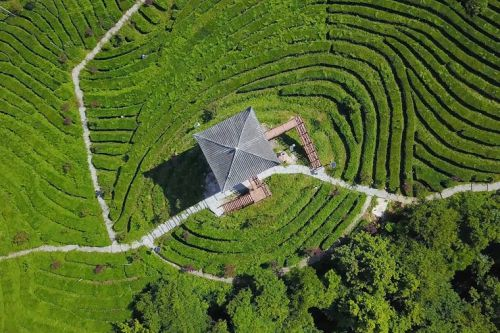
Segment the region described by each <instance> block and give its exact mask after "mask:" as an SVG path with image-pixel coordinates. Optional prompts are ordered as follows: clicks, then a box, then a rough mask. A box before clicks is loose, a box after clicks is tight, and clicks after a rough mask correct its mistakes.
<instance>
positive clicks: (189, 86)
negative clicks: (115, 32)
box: [82, 0, 500, 237]
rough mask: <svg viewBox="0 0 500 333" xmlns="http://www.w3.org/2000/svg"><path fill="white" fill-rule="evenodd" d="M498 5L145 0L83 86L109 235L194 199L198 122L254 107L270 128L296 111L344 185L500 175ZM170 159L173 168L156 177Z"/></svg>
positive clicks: (420, 185)
mask: <svg viewBox="0 0 500 333" xmlns="http://www.w3.org/2000/svg"><path fill="white" fill-rule="evenodd" d="M222 8H223V10H222ZM497 9H498V7H497V6H496V2H495V1H491V2H490V5H489V7H488V8H487V9H486V11H485V12H484V13H483V14H480V15H478V16H475V17H472V18H471V17H469V16H468V15H467V14H466V13H465V12H464V10H463V8H462V7H461V6H460V4H459V3H458V2H456V1H454V0H440V1H436V0H432V1H356V2H347V1H330V2H321V1H285V2H283V1H176V2H175V3H174V4H173V5H167V3H165V2H163V1H156V2H155V4H154V6H149V7H143V8H142V9H141V11H140V13H139V14H140V15H136V16H134V17H133V18H132V21H131V23H130V25H129V26H127V27H126V28H124V29H123V30H122V31H121V32H120V34H119V37H117V38H115V39H114V40H113V41H112V43H111V45H109V46H108V47H107V49H106V50H105V51H103V52H102V53H100V54H98V55H97V58H96V59H95V60H94V61H92V62H91V63H90V64H89V67H88V71H87V72H86V73H84V74H83V81H82V88H83V90H84V92H85V96H86V103H87V104H88V108H89V116H90V117H91V139H92V141H93V142H94V143H95V144H94V152H95V157H94V159H95V164H96V166H97V168H98V169H99V177H100V181H101V183H102V185H103V186H104V188H105V192H106V199H107V200H108V202H109V203H110V205H111V208H112V214H111V216H112V218H113V220H114V221H116V224H115V228H116V230H117V231H119V232H122V233H128V234H129V235H132V236H133V235H138V234H140V233H141V232H142V230H144V228H148V226H147V223H148V221H152V220H153V221H154V220H163V219H165V218H166V217H167V216H168V212H169V211H171V213H175V212H176V211H178V210H179V209H182V208H185V207H188V206H190V205H191V204H193V203H194V202H196V201H197V200H199V199H200V198H201V197H200V195H201V191H200V189H199V188H198V186H200V185H202V184H203V177H202V176H200V175H199V174H196V173H195V172H193V169H200V170H202V169H203V165H202V164H203V163H204V162H203V159H202V158H201V159H197V158H196V156H192V155H197V154H189V153H187V154H186V153H185V152H186V150H188V149H189V148H190V147H192V146H193V145H194V140H192V134H193V133H194V132H196V131H198V130H199V129H195V128H194V126H195V124H196V123H197V122H200V123H202V127H201V129H203V128H205V127H208V126H211V125H213V124H214V123H216V122H218V121H220V120H222V119H225V118H226V117H227V116H229V115H231V114H234V113H236V112H238V111H241V110H242V109H243V108H245V107H246V106H248V105H252V106H253V107H254V109H255V110H256V111H257V115H258V117H259V119H260V120H261V121H262V122H264V123H266V124H267V125H268V126H272V125H276V124H279V123H280V122H283V121H284V120H287V119H288V117H289V116H291V115H292V114H299V115H301V116H302V117H303V118H304V119H305V120H306V121H307V125H308V127H309V128H310V132H311V135H312V138H313V140H314V141H315V142H316V146H317V148H318V150H319V155H320V158H321V160H322V161H323V163H329V162H330V161H332V160H334V161H335V162H336V163H337V168H336V169H335V176H337V177H341V178H343V179H344V180H347V181H352V182H356V183H362V184H367V185H371V186H374V187H378V188H387V189H388V190H389V191H392V192H400V193H403V194H406V195H410V196H419V195H423V194H425V193H426V192H428V191H440V190H442V189H443V188H446V187H450V186H453V185H456V184H459V183H461V182H471V181H486V182H488V181H492V180H494V179H495V180H496V179H498V174H499V171H500V161H499V159H500V149H499V146H498V142H500V140H499V139H500V121H499V120H500V113H499V110H500V108H499V97H498V96H499V88H498V80H499V75H498V73H499V71H498V69H499V66H500V61H499V60H498V59H499V58H498V52H499V47H498V45H499V38H498V36H499V35H498V32H499V27H498V23H495V22H496V21H497V20H496V18H498V15H499V13H498V10H497ZM291 140H293V138H291ZM176 154H177V155H178V156H175V155H176ZM162 168H165V169H162ZM186 169H189V170H187V171H186ZM162 170H175V172H176V175H177V176H176V177H175V179H173V180H171V181H169V180H167V179H161V180H160V181H158V179H157V178H158V177H155V176H154V175H155V173H156V172H158V171H159V172H160V173H161V172H162ZM185 172H191V174H190V177H189V178H190V179H192V180H193V181H192V182H189V181H188V182H189V184H185V183H186V181H185V180H183V179H180V178H181V177H180V175H182V174H185ZM200 172H201V171H200ZM160 178H161V177H160ZM176 179H177V180H179V179H180V181H184V183H182V184H178V183H176V181H177V180H176ZM193 183H194V184H193ZM173 189H175V191H174V190H173ZM180 189H183V190H180ZM179 192H182V195H180V194H179ZM165 197H167V198H168V199H169V200H168V201H165ZM145 224H146V225H145ZM124 237H125V236H124Z"/></svg>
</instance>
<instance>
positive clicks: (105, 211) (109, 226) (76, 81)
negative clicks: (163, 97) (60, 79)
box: [71, 0, 145, 244]
mask: <svg viewBox="0 0 500 333" xmlns="http://www.w3.org/2000/svg"><path fill="white" fill-rule="evenodd" d="M144 2H145V0H137V1H136V2H135V4H134V5H133V6H132V7H130V8H129V9H128V10H127V11H126V12H125V14H123V16H122V17H121V18H120V19H119V20H118V22H116V24H115V25H114V26H113V27H112V28H111V29H109V30H108V31H107V32H106V33H105V34H104V36H103V37H102V38H101V40H99V42H98V43H97V45H96V46H95V47H94V48H93V49H92V51H90V52H89V53H88V54H87V56H85V59H83V61H82V62H80V63H79V64H78V65H77V66H76V67H75V68H74V69H73V71H72V72H71V78H72V79H73V85H74V86H75V95H76V99H77V101H78V112H79V113H80V120H81V122H82V129H83V141H84V142H85V148H86V150H87V163H88V167H89V170H90V177H91V178H92V184H93V185H94V191H95V193H96V197H97V201H98V202H99V205H100V206H101V211H102V217H103V219H104V224H105V225H106V230H107V232H108V236H109V240H110V241H111V243H113V244H116V243H117V242H116V233H115V231H114V230H113V221H111V219H110V218H109V207H108V204H107V203H106V201H105V200H104V198H103V197H102V195H101V186H100V185H99V181H98V179H97V170H96V168H95V167H94V164H93V163H92V151H91V145H92V143H91V141H90V131H89V127H88V122H87V114H86V112H85V111H86V108H85V104H84V102H83V91H82V89H81V88H80V72H81V71H82V70H83V69H84V68H85V66H86V65H87V63H88V62H89V61H91V60H92V59H94V57H95V56H96V55H97V53H99V52H100V51H101V49H102V47H103V46H104V44H106V43H107V42H108V41H109V40H110V39H111V37H113V35H115V34H116V33H117V32H118V31H119V30H120V29H121V28H122V26H123V25H124V24H125V23H126V22H127V21H128V20H129V19H130V17H131V16H132V14H134V13H135V12H137V11H138V10H139V8H140V7H141V6H142V5H143V4H144Z"/></svg>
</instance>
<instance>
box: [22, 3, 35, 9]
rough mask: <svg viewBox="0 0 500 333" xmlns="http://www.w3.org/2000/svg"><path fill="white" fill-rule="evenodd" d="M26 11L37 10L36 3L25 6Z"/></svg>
mask: <svg viewBox="0 0 500 333" xmlns="http://www.w3.org/2000/svg"><path fill="white" fill-rule="evenodd" d="M24 9H27V10H33V9H35V3H34V2H33V1H28V2H27V3H26V4H25V5H24Z"/></svg>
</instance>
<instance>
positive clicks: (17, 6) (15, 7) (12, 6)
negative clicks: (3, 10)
mask: <svg viewBox="0 0 500 333" xmlns="http://www.w3.org/2000/svg"><path fill="white" fill-rule="evenodd" d="M8 10H9V11H10V12H11V13H12V14H14V15H16V14H19V13H20V12H21V11H22V10H23V6H22V5H21V3H20V2H19V0H11V1H10V2H9V6H8Z"/></svg>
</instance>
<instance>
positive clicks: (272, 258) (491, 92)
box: [0, 0, 500, 333]
mask: <svg viewBox="0 0 500 333" xmlns="http://www.w3.org/2000/svg"><path fill="white" fill-rule="evenodd" d="M147 2H148V4H147V5H144V6H142V7H141V9H140V11H139V12H138V13H137V14H135V15H134V16H133V17H132V19H131V21H130V23H128V24H126V25H125V26H124V27H123V29H121V30H120V32H119V33H118V35H116V36H114V37H113V38H112V39H111V41H110V43H109V44H107V45H106V46H105V47H104V49H103V51H102V52H100V53H99V54H98V55H97V57H96V58H95V59H94V60H93V61H92V62H91V63H90V64H89V65H88V66H87V68H86V70H85V71H84V72H83V73H82V74H81V79H82V82H81V86H82V89H83V90H84V93H85V99H84V100H85V103H86V106H87V109H88V110H87V114H88V116H89V127H90V130H91V140H92V152H93V156H94V157H93V162H94V164H95V166H96V168H97V169H98V177H99V182H100V184H101V185H102V186H103V188H104V192H105V199H106V200H107V202H108V203H109V205H110V207H111V210H112V212H111V218H112V219H113V221H115V222H116V223H115V226H114V228H115V229H116V231H117V232H119V236H120V239H123V240H127V241H128V240H132V239H135V238H138V237H139V236H142V235H144V233H145V232H146V231H148V230H150V229H151V228H152V226H153V224H155V223H158V222H160V221H163V220H165V219H166V218H167V217H168V216H171V215H173V214H176V213H177V212H178V211H180V210H182V209H184V208H186V207H188V206H189V205H191V204H193V203H195V202H196V201H197V200H199V199H200V198H201V196H202V193H203V180H204V178H205V176H206V173H207V168H206V164H205V163H204V161H203V160H202V159H201V158H200V156H201V155H200V154H199V152H197V151H196V150H195V149H192V147H193V146H194V141H193V139H192V134H193V133H194V132H195V131H198V130H202V129H204V128H207V127H209V126H212V125H213V124H215V123H216V122H219V121H221V120H223V119H225V118H227V117H228V116H230V115H232V114H235V113H236V112H239V111H241V110H242V109H244V108H246V107H248V106H249V105H252V106H253V107H254V108H255V109H256V111H257V114H258V117H259V119H260V120H261V121H262V122H263V123H265V124H266V125H267V126H273V125H276V124H279V123H282V122H283V121H285V120H287V119H288V118H289V117H290V116H292V115H294V114H299V115H300V116H301V117H302V118H303V119H305V121H306V125H307V127H308V129H309V132H310V134H311V136H312V138H313V140H314V141H315V143H316V146H317V148H318V153H319V155H320V158H321V160H322V162H323V163H324V164H326V163H328V162H330V161H332V160H335V161H336V163H337V168H335V169H332V170H331V172H332V174H333V175H334V176H336V177H340V178H342V179H344V180H346V181H348V182H356V183H362V184H365V185H370V186H374V187H379V188H386V189H388V190H389V191H392V192H401V193H404V194H406V195H415V196H420V195H424V194H426V193H427V192H428V191H440V190H442V189H444V188H447V187H451V186H454V185H456V184H459V183H463V182H470V181H481V182H482V181H485V182H489V181H492V180H498V179H499V174H500V162H499V161H500V149H499V145H500V117H499V110H500V107H499V103H500V99H499V96H500V88H499V87H500V84H499V77H498V72H499V71H500V58H499V57H498V54H499V50H500V46H499V43H500V39H499V36H500V34H499V28H500V24H499V22H500V3H499V1H498V0H489V1H486V0H464V1H460V2H461V3H462V4H463V7H462V5H461V4H460V2H459V1H457V0H398V1H396V0H356V1H352V0H328V1H327V0H324V1H323V0H319V1H314V0H303V1H302V0H300V1H298V0H290V1H284V0H266V1H261V0H238V1H235V0H154V1H147ZM132 3H133V1H132V0H78V1H76V0H43V1H38V0H36V1H35V0H33V1H28V0H1V1H0V6H2V7H6V8H8V9H10V10H11V11H12V12H14V14H15V15H10V14H8V13H6V12H5V11H1V12H0V49H1V52H0V90H1V93H0V137H1V142H0V254H5V253H7V252H12V251H17V250H21V249H26V248H32V247H35V246H38V245H41V244H80V245H106V244H108V239H107V236H106V233H105V228H104V225H103V223H102V217H101V211H100V209H99V206H98V205H97V202H96V200H95V193H94V192H93V188H92V183H91V180H90V177H89V172H88V168H87V158H86V152H85V149H84V144H83V141H82V137H81V136H82V133H81V126H80V125H81V124H80V118H79V114H78V110H77V108H76V103H75V97H74V92H73V85H72V83H71V77H70V71H71V69H72V68H73V67H74V66H75V65H76V64H77V63H79V62H80V61H81V60H82V59H83V58H84V57H85V54H86V53H87V52H88V51H89V50H90V49H91V48H92V47H94V45H95V44H96V42H97V40H99V38H100V37H101V36H102V35H103V34H104V32H105V31H107V30H108V29H110V27H111V26H112V25H113V24H114V23H115V22H116V21H117V20H118V19H119V17H120V16H121V15H122V13H123V12H124V11H125V10H126V9H127V8H129V7H130V6H131V4H132ZM464 8H465V9H464ZM198 122H200V123H201V127H200V128H197V129H195V124H196V123H198ZM283 139H284V140H286V142H287V144H288V143H294V142H296V141H297V137H296V136H295V135H294V134H291V135H290V136H288V137H284V138H283ZM278 179H281V180H280V181H278ZM285 179H286V180H285ZM270 183H271V187H272V190H273V192H274V194H275V195H274V196H273V197H272V198H271V199H270V200H268V201H266V202H263V203H261V204H259V205H258V206H255V207H251V208H248V209H246V210H244V211H241V212H237V213H235V214H234V215H231V216H227V217H224V218H223V219H220V220H219V219H215V218H214V217H213V215H210V214H208V213H207V212H201V213H200V214H198V215H195V216H193V217H192V218H191V219H190V220H189V221H187V223H186V224H185V225H183V226H182V227H181V228H178V229H176V230H175V231H174V232H173V233H172V234H171V235H169V236H168V237H167V238H165V240H164V242H163V243H162V244H161V245H162V255H164V256H165V257H166V258H168V259H170V260H172V261H174V262H176V263H179V264H180V265H183V266H184V265H189V266H194V267H195V268H203V269H204V270H206V271H208V272H211V273H214V274H223V273H224V274H226V275H228V276H231V275H233V274H234V273H236V274H241V273H248V274H250V276H243V277H240V278H241V281H240V282H241V284H239V285H238V286H237V287H235V289H233V290H232V291H231V292H230V293H228V294H227V295H226V292H227V288H226V286H224V285H222V286H221V285H219V284H217V283H213V282H209V281H203V280H198V279H197V278H192V277H188V276H182V278H180V277H179V274H178V273H177V272H174V271H173V270H172V269H169V268H168V266H167V267H165V266H164V263H163V262H161V261H160V260H158V258H155V257H152V256H150V255H149V254H148V253H146V251H140V252H138V253H130V254H127V255H105V254H84V253H68V254H34V255H30V256H26V257H23V258H20V259H14V260H9V261H2V262H0V331H2V332H3V331H5V332H35V331H36V332H81V331H87V332H88V331H90V332H109V331H110V330H111V329H112V328H113V323H114V322H116V323H118V322H120V323H121V324H117V325H118V326H117V327H116V329H121V330H123V331H130V332H133V331H135V332H142V333H145V332H147V331H151V330H157V331H158V330H160V331H161V330H167V331H168V330H171V331H176V330H177V331H183V330H188V331H189V330H195V331H196V330H199V331H205V330H207V329H208V330H212V331H213V332H227V331H248V327H252V330H253V328H254V327H257V328H258V329H259V330H261V331H266V330H269V331H286V332H294V331H296V332H301V331H305V332H315V331H317V329H323V328H324V327H325V326H326V327H329V328H330V329H334V330H337V331H346V330H347V331H361V332H370V331H382V332H383V331H391V332H398V331H399V332H404V331H421V332H443V331H445V332H448V331H449V332H454V331H456V332H488V331H494V330H495V329H497V330H498V327H495V326H494V325H497V326H498V324H499V321H500V319H499V318H498V313H496V312H495V311H497V310H498V308H499V304H498V303H499V301H498V300H499V294H498V290H499V286H498V252H499V249H498V243H499V240H498V201H497V200H498V199H497V198H496V197H494V198H489V199H488V198H487V197H486V196H481V195H474V196H470V197H465V196H463V197H457V198H454V199H452V200H448V201H445V202H436V203H429V204H425V205H423V206H421V207H420V208H415V209H411V210H409V211H406V212H404V213H402V215H399V216H396V217H394V219H393V221H391V223H390V224H387V225H386V227H387V228H386V229H387V230H392V232H385V231H384V232H381V234H376V235H373V236H369V235H367V234H364V233H361V234H359V235H356V236H354V237H352V238H350V239H348V240H347V241H346V242H345V243H344V244H343V245H342V246H340V247H338V248H337V249H336V250H335V253H334V255H333V258H332V261H331V262H328V263H324V266H322V267H320V268H319V269H318V271H314V270H312V269H311V268H306V269H304V270H302V271H293V272H291V273H290V274H289V275H286V276H285V277H284V278H283V279H281V278H278V277H276V276H275V275H274V274H273V273H271V272H269V271H267V270H262V269H261V267H262V268H265V267H268V266H269V267H271V269H276V268H278V267H280V266H282V265H285V264H293V263H296V262H297V260H298V259H299V257H300V256H302V255H303V253H302V252H303V251H304V250H307V249H311V248H312V249H314V248H319V249H326V248H328V247H329V246H331V245H332V244H334V242H336V241H337V240H338V238H339V236H340V235H341V234H342V233H343V232H344V230H345V228H346V227H347V225H349V224H350V222H352V219H353V217H354V216H355V215H356V214H357V213H358V212H359V210H360V207H361V205H362V203H363V201H364V197H363V196H361V195H358V194H356V193H351V192H348V191H344V190H338V191H336V190H335V189H334V188H332V187H330V186H327V185H324V184H319V183H317V182H315V181H313V180H310V179H307V180H304V179H303V178H300V177H286V178H285V177H283V178H273V179H271V180H270ZM495 255H496V257H495ZM160 278H162V279H163V280H162V281H163V282H161V283H153V284H150V283H151V282H153V281H156V280H158V279H160ZM136 294H140V295H141V296H139V297H138V299H137V300H136V301H134V302H133V304H134V307H135V311H136V314H137V318H138V320H137V321H135V322H132V323H128V322H125V320H126V319H127V318H130V317H131V309H129V307H128V306H129V304H130V302H131V301H132V297H133V295H136ZM184 301H186V302H187V304H186V306H185V308H184V307H181V306H180V304H183V303H182V302H184ZM158 304H161V306H158ZM153 307H155V308H153ZM207 309H208V310H207ZM167 310H168V311H167ZM185 310H189V311H190V312H192V313H193V314H192V317H190V316H188V315H190V314H189V313H187V312H186V311H185ZM174 316H175V317H174ZM176 318H177V319H180V318H188V319H186V320H182V321H176V320H175V319H176ZM190 321H191V322H190ZM189 325H192V326H189ZM119 326H121V327H119Z"/></svg>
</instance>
